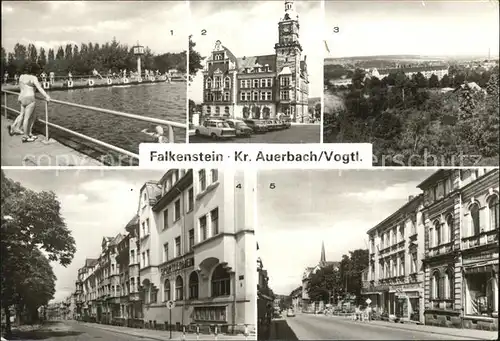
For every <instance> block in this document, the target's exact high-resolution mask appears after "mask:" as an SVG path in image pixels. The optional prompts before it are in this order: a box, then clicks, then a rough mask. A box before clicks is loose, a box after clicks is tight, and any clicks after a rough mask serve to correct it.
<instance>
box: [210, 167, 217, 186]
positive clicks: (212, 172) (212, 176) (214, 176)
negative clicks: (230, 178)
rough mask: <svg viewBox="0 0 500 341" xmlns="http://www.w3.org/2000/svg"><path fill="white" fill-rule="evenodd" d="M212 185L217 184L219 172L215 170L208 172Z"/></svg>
mask: <svg viewBox="0 0 500 341" xmlns="http://www.w3.org/2000/svg"><path fill="white" fill-rule="evenodd" d="M210 173H211V178H212V183H214V182H217V180H219V171H218V170H217V169H212V170H210Z"/></svg>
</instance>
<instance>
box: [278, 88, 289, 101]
mask: <svg viewBox="0 0 500 341" xmlns="http://www.w3.org/2000/svg"><path fill="white" fill-rule="evenodd" d="M280 98H281V99H282V100H283V101H288V100H289V99H290V92H289V91H288V90H283V91H281V92H280Z"/></svg>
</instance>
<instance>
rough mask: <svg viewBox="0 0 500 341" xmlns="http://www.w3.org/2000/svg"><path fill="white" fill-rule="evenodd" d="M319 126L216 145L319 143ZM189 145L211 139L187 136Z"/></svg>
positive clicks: (242, 138) (306, 126)
mask: <svg viewBox="0 0 500 341" xmlns="http://www.w3.org/2000/svg"><path fill="white" fill-rule="evenodd" d="M320 132H321V126H320V125H319V124H305V125H293V126H292V127H290V129H284V130H277V131H270V132H267V133H264V134H253V135H252V136H250V137H237V138H234V139H230V140H224V141H217V143H221V142H222V143H224V142H225V143H319V142H320ZM189 142H190V143H211V142H213V141H212V139H211V138H209V137H204V136H189Z"/></svg>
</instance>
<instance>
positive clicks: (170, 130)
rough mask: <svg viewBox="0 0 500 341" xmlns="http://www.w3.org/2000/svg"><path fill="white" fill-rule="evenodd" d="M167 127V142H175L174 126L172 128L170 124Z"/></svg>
mask: <svg viewBox="0 0 500 341" xmlns="http://www.w3.org/2000/svg"><path fill="white" fill-rule="evenodd" d="M167 129H168V142H169V143H175V137H174V128H172V126H171V125H168V126H167Z"/></svg>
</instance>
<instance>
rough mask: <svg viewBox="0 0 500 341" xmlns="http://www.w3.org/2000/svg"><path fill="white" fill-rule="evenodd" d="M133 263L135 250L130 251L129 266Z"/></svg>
mask: <svg viewBox="0 0 500 341" xmlns="http://www.w3.org/2000/svg"><path fill="white" fill-rule="evenodd" d="M134 263H135V250H131V251H130V264H134Z"/></svg>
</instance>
